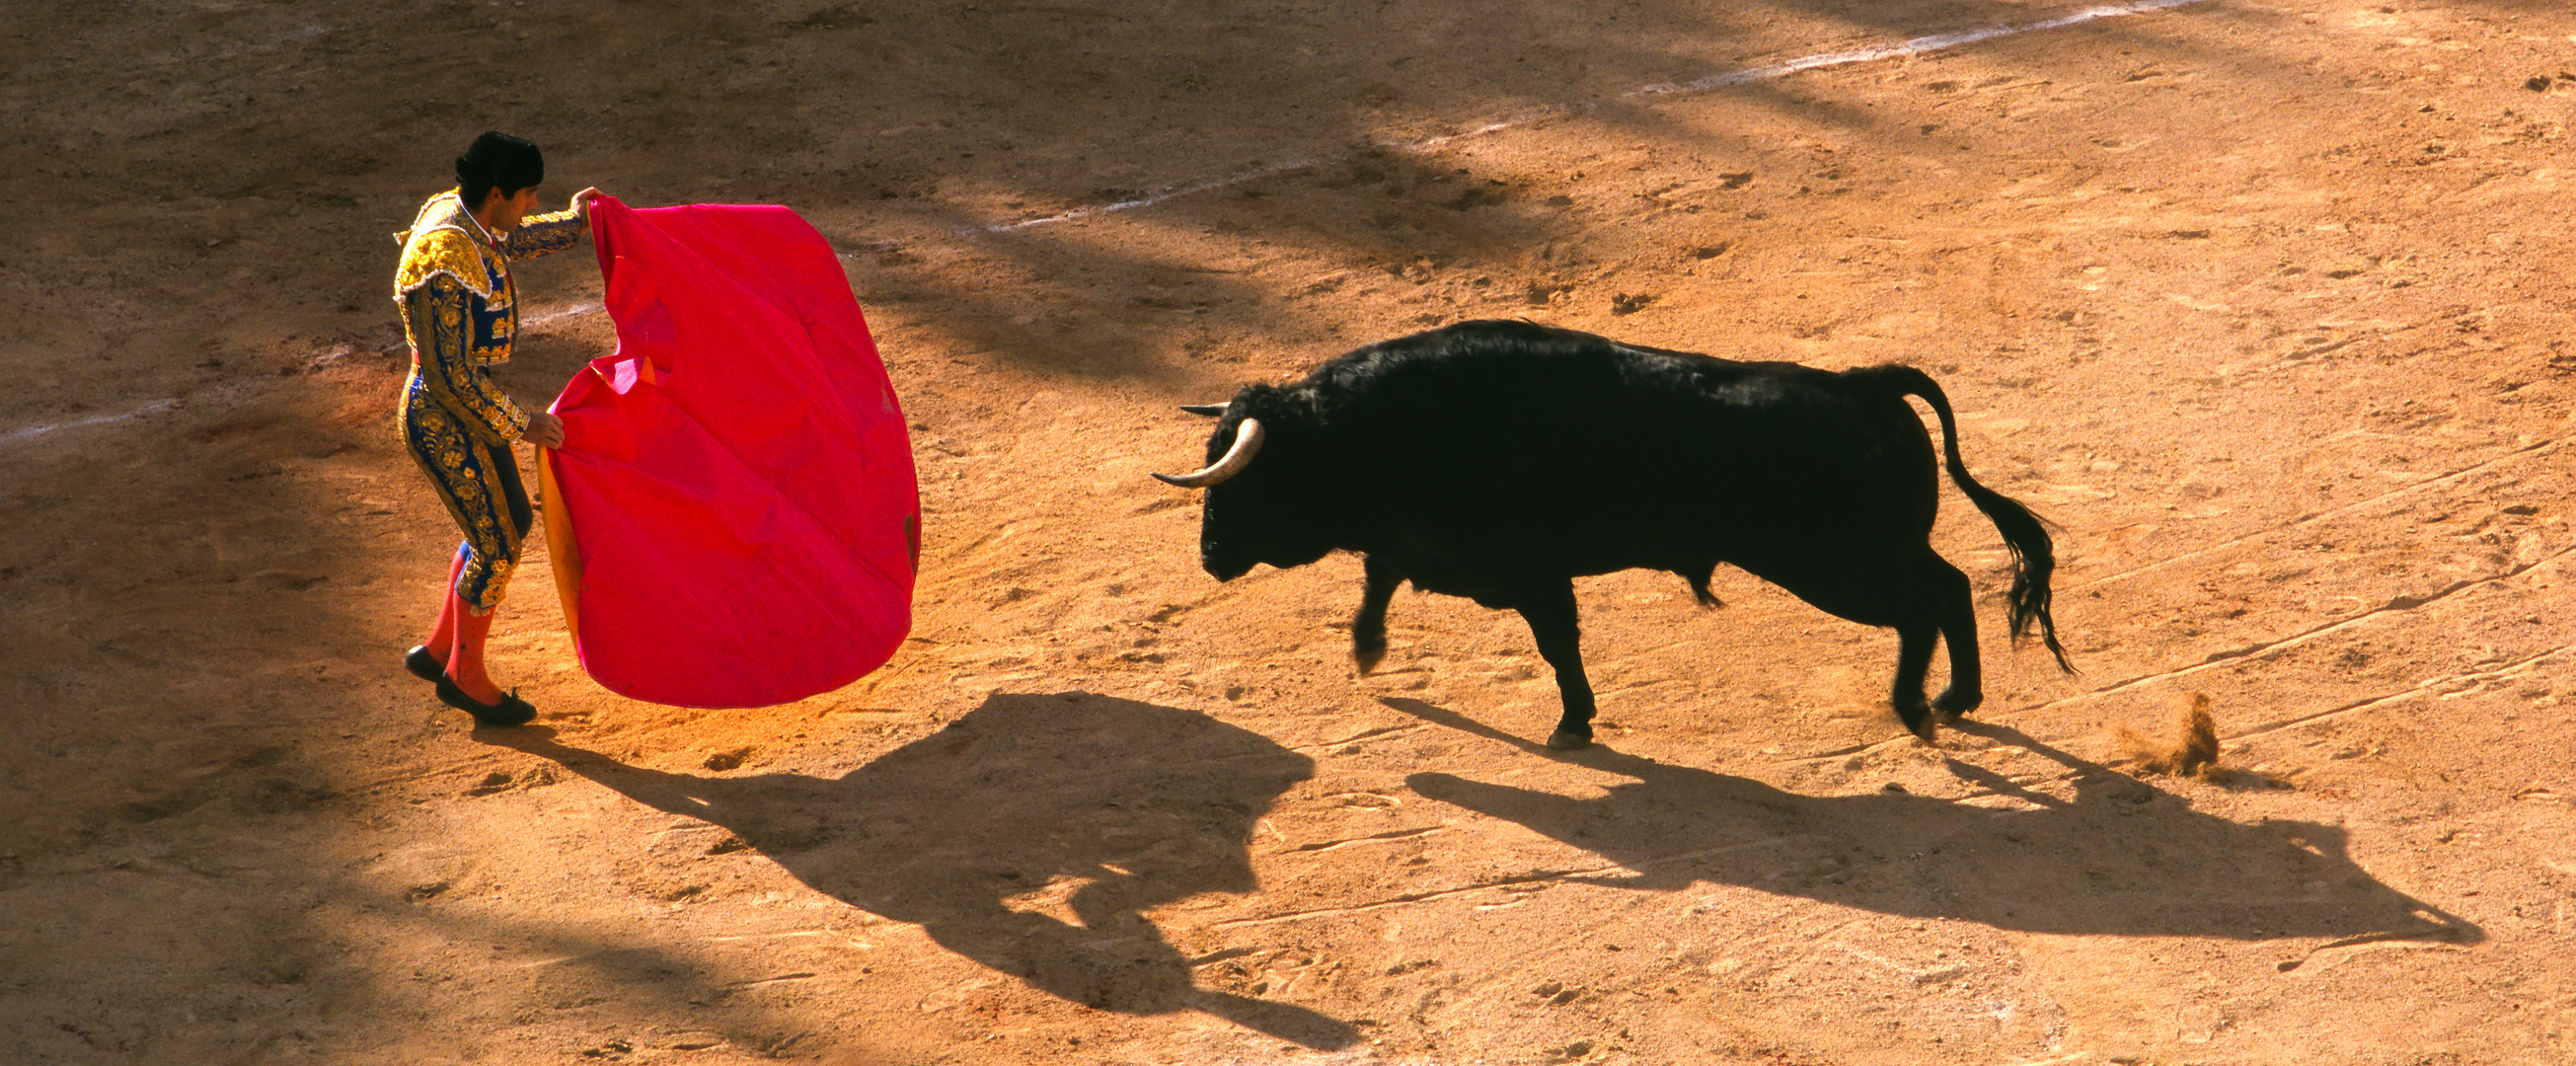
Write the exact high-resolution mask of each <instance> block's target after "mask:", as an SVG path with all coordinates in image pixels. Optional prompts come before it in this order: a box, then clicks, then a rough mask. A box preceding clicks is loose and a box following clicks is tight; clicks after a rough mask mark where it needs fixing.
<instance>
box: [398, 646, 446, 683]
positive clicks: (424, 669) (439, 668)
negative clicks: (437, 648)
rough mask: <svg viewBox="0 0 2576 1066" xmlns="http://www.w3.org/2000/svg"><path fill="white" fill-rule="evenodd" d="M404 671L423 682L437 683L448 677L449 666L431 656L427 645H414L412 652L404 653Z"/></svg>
mask: <svg viewBox="0 0 2576 1066" xmlns="http://www.w3.org/2000/svg"><path fill="white" fill-rule="evenodd" d="M403 669H405V670H409V671H411V676H413V677H417V678H419V679H421V680H423V681H436V680H438V679H439V678H442V677H446V676H447V664H446V663H443V662H440V661H438V657H437V656H434V655H431V654H430V653H429V645H427V644H414V645H412V648H411V650H410V651H407V652H404V653H403Z"/></svg>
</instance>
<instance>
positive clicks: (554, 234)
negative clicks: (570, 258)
mask: <svg viewBox="0 0 2576 1066" xmlns="http://www.w3.org/2000/svg"><path fill="white" fill-rule="evenodd" d="M589 233H590V220H589V219H587V218H584V217H582V213H581V212H579V211H576V210H571V209H566V210H562V211H556V212H554V213H552V214H545V215H529V216H528V217H527V218H525V219H521V220H520V222H519V228H518V229H516V230H513V231H511V233H510V241H509V254H510V261H511V262H513V263H515V262H518V261H519V260H522V259H534V258H536V257H538V256H541V255H552V254H554V253H556V252H560V251H563V250H564V249H566V248H570V247H572V246H573V245H576V244H580V243H581V239H582V238H583V237H584V236H587V235H588V234H589Z"/></svg>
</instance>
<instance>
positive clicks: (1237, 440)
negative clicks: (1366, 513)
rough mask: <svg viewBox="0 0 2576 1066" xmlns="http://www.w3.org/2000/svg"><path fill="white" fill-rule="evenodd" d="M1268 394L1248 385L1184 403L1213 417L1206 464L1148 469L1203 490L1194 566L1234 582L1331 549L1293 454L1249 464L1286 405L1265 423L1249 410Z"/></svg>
mask: <svg viewBox="0 0 2576 1066" xmlns="http://www.w3.org/2000/svg"><path fill="white" fill-rule="evenodd" d="M1274 395H1275V390H1271V389H1268V388H1265V387H1263V386H1253V387H1251V388H1247V389H1245V390H1244V391H1243V393H1241V394H1240V395H1238V396H1236V397H1235V400H1234V402H1233V403H1231V404H1203V405H1194V406H1189V407H1184V408H1182V410H1184V411H1188V412H1190V413H1191V414H1195V415H1204V416H1207V417H1210V418H1214V419H1217V420H1218V421H1217V427H1216V432H1215V433H1213V434H1211V435H1209V437H1208V446H1207V455H1208V461H1207V465H1206V466H1205V467H1202V468H1200V469H1198V470H1194V471H1192V472H1190V473H1187V474H1155V475H1154V476H1155V477H1156V478H1158V479H1160V480H1161V481H1163V482H1164V483H1165V484H1169V485H1178V486H1180V487H1181V488H1185V489H1206V490H1208V494H1207V499H1206V501H1205V503H1204V504H1203V505H1202V509H1201V514H1200V519H1199V565H1200V566H1202V567H1205V568H1206V569H1207V572H1208V573H1209V574H1211V575H1213V576H1215V578H1216V579H1217V580H1219V581H1232V580H1234V579H1235V578H1238V577H1241V576H1243V575H1244V574H1245V573H1247V572H1249V571H1250V570H1251V569H1252V568H1253V566H1255V565H1256V564H1260V563H1269V564H1270V565H1272V566H1278V567H1289V566H1302V565H1304V564H1306V563H1311V562H1314V561H1315V560H1317V559H1320V558H1323V557H1324V555H1325V554H1326V553H1327V552H1330V551H1331V550H1332V546H1331V545H1330V544H1329V543H1327V542H1325V541H1323V540H1322V538H1321V534H1320V532H1319V528H1318V523H1317V522H1316V520H1315V519H1316V516H1315V514H1314V513H1313V512H1314V508H1313V507H1312V506H1311V503H1312V501H1310V500H1307V499H1305V497H1306V496H1307V495H1308V492H1307V490H1306V489H1305V487H1304V485H1303V484H1302V483H1303V481H1304V480H1305V479H1303V478H1301V477H1298V476H1297V472H1296V470H1295V468H1296V467H1297V466H1298V463H1297V462H1296V457H1295V456H1293V455H1289V456H1279V455H1273V456H1272V457H1271V458H1269V459H1267V460H1265V461H1263V462H1261V463H1259V464H1257V465H1256V464H1255V463H1254V462H1253V460H1254V459H1255V458H1257V457H1260V456H1261V455H1263V454H1264V452H1263V451H1262V448H1263V445H1265V444H1269V443H1271V442H1272V441H1273V437H1274V428H1273V427H1274V426H1277V425H1281V424H1284V421H1285V417H1286V413H1285V412H1284V411H1283V412H1275V413H1267V415H1268V417H1267V422H1266V423H1265V418H1264V417H1263V416H1259V415H1255V414H1253V413H1252V411H1253V409H1254V408H1255V407H1257V406H1263V404H1262V401H1263V400H1265V399H1268V398H1269V397H1271V396H1274ZM1276 450H1277V449H1275V448H1274V449H1273V451H1276ZM1290 451H1292V452H1293V451H1295V449H1293V448H1292V449H1290Z"/></svg>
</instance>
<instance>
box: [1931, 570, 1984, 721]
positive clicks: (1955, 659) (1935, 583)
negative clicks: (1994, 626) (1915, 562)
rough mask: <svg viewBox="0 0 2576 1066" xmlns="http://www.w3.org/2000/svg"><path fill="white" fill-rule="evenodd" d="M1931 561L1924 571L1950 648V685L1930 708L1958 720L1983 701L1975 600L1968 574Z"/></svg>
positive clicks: (1944, 641)
mask: <svg viewBox="0 0 2576 1066" xmlns="http://www.w3.org/2000/svg"><path fill="white" fill-rule="evenodd" d="M1931 560H1932V562H1931V565H1930V566H1929V567H1927V568H1926V569H1927V570H1928V571H1929V572H1930V574H1931V577H1930V578H1929V579H1928V580H1929V583H1930V585H1931V586H1932V597H1933V603H1934V605H1935V606H1936V607H1938V608H1939V610H1940V616H1941V641H1942V643H1944V644H1947V645H1949V646H1950V684H1949V686H1948V687H1946V688H1943V689H1942V690H1941V694H1940V695H1938V696H1934V697H1932V709H1933V710H1935V711H1938V712H1940V713H1941V715H1942V717H1944V718H1958V717H1962V716H1964V715H1966V714H1967V713H1968V712H1969V711H1973V710H1976V709H1977V705H1978V704H1980V703H1984V702H1985V701H1986V691H1985V682H1984V677H1985V675H1984V672H1983V670H1982V668H1981V667H1980V666H1979V665H1978V659H1977V607H1976V598H1975V597H1974V596H1972V595H1970V594H1969V586H1968V575H1966V574H1962V573H1960V572H1959V568H1958V567H1955V566H1952V565H1950V563H1949V560H1946V559H1943V558H1941V557H1940V556H1938V555H1933V556H1931Z"/></svg>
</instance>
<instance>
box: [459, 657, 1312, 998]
mask: <svg viewBox="0 0 2576 1066" xmlns="http://www.w3.org/2000/svg"><path fill="white" fill-rule="evenodd" d="M492 739H493V740H494V742H496V743H501V744H505V745H508V746H510V747H514V748H518V749H519V750H522V751H526V752H528V753H530V754H534V755H538V756H541V757H544V758H549V759H553V760H555V761H556V762H558V763H560V764H562V765H563V766H564V767H565V768H566V769H568V770H571V771H572V772H574V773H577V774H580V775H582V776H583V777H586V778H589V779H590V780H593V781H596V782H598V783H600V784H602V785H605V786H607V787H609V788H611V789H614V790H616V791H617V792H619V793H621V794H623V795H625V796H627V797H628V798H631V799H633V800H635V801H636V802H638V803H642V804H644V805H646V806H649V807H652V808H655V809H657V810H661V811H666V812H669V813H671V814H676V815H683V816H686V817H689V818H694V819H699V820H702V821H705V822H709V823H713V824H715V825H718V826H722V827H723V828H725V829H728V830H731V831H732V832H733V834H734V835H735V836H737V837H739V838H741V840H742V841H743V842H744V843H745V844H747V845H749V846H750V847H752V848H754V849H757V850H758V851H759V852H760V853H761V854H763V855H765V856H767V857H768V858H769V859H770V860H772V861H774V862H776V863H777V864H778V865H779V866H781V867H783V868H785V869H786V870H787V872H789V873H791V874H793V875H795V876H796V877H797V879H799V880H801V881H803V882H805V883H806V884H807V885H810V886H812V887H813V888H814V889H815V890H816V891H819V892H823V893H825V894H828V895H830V896H833V897H835V898H837V899H840V900H842V901H844V902H847V903H848V904H850V905H851V906H854V907H858V908H861V909H863V910H866V911H869V912H871V913H874V914H878V915H882V916H884V917H887V918H891V919H894V920H897V921H902V922H910V923H913V924H916V925H919V926H920V927H921V928H922V929H923V931H925V932H926V933H928V934H929V935H930V937H931V939H933V940H935V941H937V942H938V943H939V944H940V945H942V946H944V947H946V948H948V949H949V950H951V951H955V952H957V953H958V954H960V955H963V956H965V957H967V958H969V959H973V960H974V961H976V962H978V963H981V964H983V965H985V966H989V967H991V968H993V969H995V970H998V971H1000V972H1002V973H1006V974H1010V975H1011V976H1014V977H1017V978H1019V979H1020V980H1022V981H1025V982H1027V983H1028V984H1029V985H1031V986H1032V987H1035V988H1037V989H1039V990H1041V991H1043V992H1046V993H1048V994H1051V995H1055V996H1059V997H1062V998H1064V999H1067V1000H1071V1001H1074V1002H1078V1003H1083V1004H1087V1005H1090V1006H1093V1007H1097V1008H1100V1009H1104V1010H1114V1011H1120V1012H1124V1013H1130V1014H1162V1013H1168V1012H1173V1011H1179V1010H1191V1009H1195V1010H1201V1011H1205V1012H1207V1013H1210V1014H1214V1015H1217V1016H1219V1017H1223V1018H1226V1019H1228V1020H1231V1021H1233V1022H1235V1023H1237V1024H1240V1025H1243V1026H1246V1027H1248V1028H1251V1029H1255V1030H1258V1031H1260V1032H1263V1033H1267V1034H1269V1035H1271V1036H1275V1037H1278V1038H1280V1039H1283V1040H1290V1041H1294V1042H1296V1043H1299V1044H1302V1045H1305V1046H1307V1047H1311V1048H1323V1049H1332V1048H1340V1047H1345V1046H1348V1045H1350V1044H1352V1043H1354V1042H1355V1041H1357V1040H1358V1032H1357V1030H1355V1029H1354V1028H1353V1027H1352V1026H1350V1025H1349V1024H1346V1023H1344V1022H1341V1021H1339V1020H1336V1019H1333V1018H1330V1017H1327V1016H1324V1015H1322V1014H1318V1013H1316V1012H1314V1011H1310V1010H1307V1009H1305V1008H1302V1007H1297V1006H1294V1005H1290V1004H1285V1003H1278V1002H1272V1001H1266V1000H1259V999H1251V998H1247V997H1243V996H1237V995H1232V994H1228V993H1224V992H1219V991H1215V990H1210V989H1202V988H1198V987H1196V985H1195V983H1194V982H1193V980H1192V978H1191V975H1190V966H1189V961H1188V960H1187V959H1186V958H1184V957H1183V956H1182V955H1181V953H1180V952H1179V951H1178V950H1177V949H1175V948H1174V947H1173V946H1172V945H1171V944H1169V943H1167V942H1165V940H1164V939H1163V936H1162V933H1161V931H1160V930H1159V929H1157V928H1155V926H1154V925H1153V923H1152V922H1150V921H1147V920H1146V919H1145V917H1144V912H1145V911H1146V910H1148V909H1150V908H1152V907H1155V906H1158V905H1161V904H1164V903H1168V902H1171V901H1174V900H1179V899H1183V898H1186V897H1189V896H1193V895H1196V894H1198V893H1202V892H1246V891H1250V890H1252V889H1253V888H1254V887H1255V882H1254V878H1253V872H1252V864H1251V859H1250V854H1249V852H1248V850H1247V844H1248V842H1249V839H1250V836H1251V833H1252V828H1253V823H1254V820H1255V819H1256V818H1258V817H1259V816H1260V815H1261V814H1263V813H1264V812H1266V811H1267V810H1269V808H1270V806H1271V804H1272V803H1273V802H1275V801H1276V800H1277V798H1278V797H1279V795H1280V794H1281V793H1282V792H1285V791H1286V790H1287V789H1288V788H1289V787H1291V786H1292V785H1294V784H1295V783H1297V782H1299V781H1302V780H1305V779H1306V778H1307V777H1309V776H1311V775H1312V774H1313V773H1314V761H1313V760H1311V759H1308V758H1307V757H1305V756H1303V755H1300V754H1297V753H1296V752H1293V751H1290V750H1288V749H1286V748H1283V747H1281V746H1279V745H1278V744H1275V743H1272V742H1271V741H1270V740H1268V739H1266V738H1264V737H1262V736H1260V735H1259V734H1256V733H1252V732H1249V731H1246V730H1243V729H1238V728H1235V727H1233V726H1230V725H1225V724H1223V723H1220V722H1218V721H1216V720H1214V719H1211V718H1209V717H1207V716H1205V715H1202V714H1198V713H1195V712H1191V711H1183V710H1176V709H1173V708H1169V707H1159V706H1155V705H1152V704H1146V703H1137V702H1133V701H1129V700H1120V699H1112V698H1108V697H1103V696H1093V695H1089V694H1084V693H1067V694H1062V695H1012V694H1002V693H996V694H994V695H993V696H992V697H990V698H989V699H987V700H986V701H985V702H984V704H983V705H982V706H980V707H978V708H976V709H975V710H974V711H972V712H970V713H968V714H966V715H965V716H963V717H961V718H959V719H958V720H957V721H955V722H953V723H951V724H950V725H949V727H948V728H946V729H944V730H942V731H940V732H938V733H936V734H933V735H931V736H928V737H925V738H923V739H921V740H918V741H915V742H913V743H911V744H907V745H905V746H903V747H901V748H898V749H896V750H894V751H892V752H889V753H887V754H886V755H884V756H883V757H881V758H878V759H876V760H874V761H872V762H870V763H868V764H867V765H865V766H862V767H859V768H858V769H856V770H853V771H851V772H850V773H849V774H847V775H846V776H843V777H841V778H838V779H830V778H820V777H809V776H805V775H802V774H792V773H773V774H746V775H737V776H725V777H699V776H694V775H690V774H675V773H664V772H661V771H657V770H651V769H646V768H643V767H636V766H628V765H624V764H621V763H618V762H616V761H615V760H613V759H610V758H608V757H607V756H604V755H600V754H598V753H596V752H590V751H584V750H581V749H578V748H572V747H567V746H564V745H562V744H559V743H556V742H555V741H554V740H553V739H552V738H551V737H550V736H549V734H548V731H547V730H545V729H543V728H533V729H522V730H509V731H495V735H494V736H493V737H492ZM1058 879H1077V880H1084V881H1087V883H1085V884H1083V885H1082V886H1081V887H1080V888H1078V889H1075V890H1073V892H1072V893H1071V895H1070V897H1069V898H1068V899H1066V901H1065V902H1066V904H1067V905H1068V906H1069V907H1070V908H1071V909H1072V911H1073V913H1074V914H1075V916H1076V917H1078V918H1079V919H1080V924H1074V923H1070V922H1065V921H1062V920H1059V919H1057V918H1054V917H1051V916H1049V915H1046V914H1041V913H1036V912H1034V911H1029V910H1019V909H1014V908H1012V907H1010V906H1007V905H1006V904H1005V901H1006V900H1009V899H1011V898H1012V897H1016V896H1022V895H1026V894H1029V893H1033V892H1037V891H1039V890H1041V889H1044V888H1045V887H1046V886H1048V885H1049V884H1050V883H1052V882H1056V881H1058Z"/></svg>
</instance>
